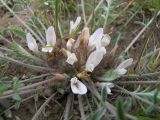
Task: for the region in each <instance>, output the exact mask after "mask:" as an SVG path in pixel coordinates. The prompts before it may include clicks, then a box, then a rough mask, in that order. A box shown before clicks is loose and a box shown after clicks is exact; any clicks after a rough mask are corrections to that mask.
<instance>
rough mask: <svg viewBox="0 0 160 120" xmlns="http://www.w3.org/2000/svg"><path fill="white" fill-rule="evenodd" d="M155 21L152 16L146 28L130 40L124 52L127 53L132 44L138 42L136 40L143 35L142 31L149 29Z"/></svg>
mask: <svg viewBox="0 0 160 120" xmlns="http://www.w3.org/2000/svg"><path fill="white" fill-rule="evenodd" d="M154 19H155V16H153V17H152V18H151V19H150V21H149V22H148V23H147V24H146V26H145V27H144V28H143V29H142V30H141V31H140V32H139V33H138V35H137V36H136V37H135V38H134V39H133V40H132V42H131V43H130V44H129V45H128V47H127V48H126V49H125V52H128V50H129V49H130V48H131V47H132V46H133V44H134V43H135V42H136V41H137V40H138V38H139V37H140V36H141V35H142V34H143V33H144V31H145V30H146V29H147V28H148V27H149V25H150V24H151V23H152V22H153V20H154Z"/></svg>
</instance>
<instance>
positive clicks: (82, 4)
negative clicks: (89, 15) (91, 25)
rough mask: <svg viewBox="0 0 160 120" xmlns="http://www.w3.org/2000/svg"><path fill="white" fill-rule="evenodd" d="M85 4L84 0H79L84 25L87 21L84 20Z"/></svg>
mask: <svg viewBox="0 0 160 120" xmlns="http://www.w3.org/2000/svg"><path fill="white" fill-rule="evenodd" d="M84 6H85V4H84V0H81V7H82V14H83V20H84V24H85V26H86V24H87V22H86V14H85V8H84Z"/></svg>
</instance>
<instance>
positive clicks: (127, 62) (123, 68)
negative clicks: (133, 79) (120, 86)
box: [116, 58, 133, 75]
mask: <svg viewBox="0 0 160 120" xmlns="http://www.w3.org/2000/svg"><path fill="white" fill-rule="evenodd" d="M132 63H133V58H130V59H127V60H125V61H123V62H122V63H121V64H120V65H119V66H118V67H117V68H116V71H117V72H118V74H119V75H124V74H126V72H127V69H126V68H128V67H129V66H130V65H132Z"/></svg>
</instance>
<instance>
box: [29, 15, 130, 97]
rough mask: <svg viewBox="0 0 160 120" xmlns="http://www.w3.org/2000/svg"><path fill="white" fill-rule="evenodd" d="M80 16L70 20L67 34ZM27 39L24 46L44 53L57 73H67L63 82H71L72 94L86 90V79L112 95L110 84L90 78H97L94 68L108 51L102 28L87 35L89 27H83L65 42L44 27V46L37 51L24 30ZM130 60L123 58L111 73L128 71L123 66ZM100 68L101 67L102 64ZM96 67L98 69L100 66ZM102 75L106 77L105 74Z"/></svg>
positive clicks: (50, 28) (121, 73)
mask: <svg viewBox="0 0 160 120" xmlns="http://www.w3.org/2000/svg"><path fill="white" fill-rule="evenodd" d="M80 19H81V18H80V17H77V19H76V21H75V23H72V22H71V24H70V32H69V33H70V34H71V33H73V32H74V31H75V30H76V29H77V27H78V25H79V24H80ZM26 39H27V46H28V48H29V49H30V50H31V51H32V52H33V53H35V54H39V53H42V54H45V55H46V62H47V63H48V67H50V68H51V69H55V68H56V67H57V71H56V72H57V73H65V74H67V73H70V74H68V80H67V79H66V80H65V81H67V82H69V83H70V88H71V90H72V92H73V94H79V95H84V94H87V91H88V89H87V85H85V82H87V81H95V85H96V86H97V87H101V88H102V87H106V92H107V93H108V94H111V88H113V87H114V84H113V83H109V82H108V83H103V82H101V83H100V82H98V80H94V78H93V77H92V75H94V77H97V78H98V77H99V76H97V75H96V72H94V70H95V69H96V67H98V66H100V63H101V61H102V60H103V59H106V55H107V54H108V53H109V52H108V51H107V50H106V48H107V46H108V45H109V44H110V41H111V38H110V36H109V35H108V34H104V30H103V28H98V29H97V30H95V32H93V33H92V34H91V35H90V32H89V28H88V27H85V28H84V29H83V30H82V32H81V34H80V35H79V36H78V37H77V38H76V39H75V38H72V37H70V38H68V39H67V41H64V40H61V41H60V40H58V38H57V37H56V33H55V30H54V27H53V26H50V27H49V28H48V29H47V30H46V45H45V46H43V45H42V46H41V48H40V50H39V49H38V45H37V43H36V40H35V39H34V38H33V37H32V35H31V34H30V33H27V36H26ZM60 42H61V43H60ZM107 52H108V53H107ZM106 61H107V60H106ZM132 63H133V59H132V58H129V59H127V60H124V61H123V62H122V63H121V64H120V65H118V66H117V67H116V68H115V69H114V70H112V72H113V73H114V74H116V75H117V76H116V78H118V77H119V76H121V75H124V74H126V73H127V69H126V68H127V67H129V66H130V65H132ZM50 64H52V66H51V65H50ZM57 65H59V66H57ZM62 67H63V69H62ZM101 67H102V69H103V63H102V65H101ZM98 70H99V71H100V69H98ZM92 73H93V74H92ZM102 74H103V72H102ZM104 76H105V79H107V77H106V75H104ZM116 78H113V79H116ZM100 79H103V76H102V77H100ZM108 80H110V78H108ZM83 81H85V82H83Z"/></svg>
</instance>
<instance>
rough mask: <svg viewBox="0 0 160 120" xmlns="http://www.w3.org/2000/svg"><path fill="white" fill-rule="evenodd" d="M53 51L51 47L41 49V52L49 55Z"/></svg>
mask: <svg viewBox="0 0 160 120" xmlns="http://www.w3.org/2000/svg"><path fill="white" fill-rule="evenodd" d="M52 51H53V47H52V46H51V47H50V46H46V47H43V48H42V52H49V53H51V52H52Z"/></svg>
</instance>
